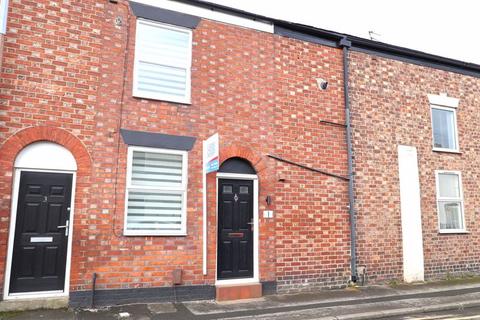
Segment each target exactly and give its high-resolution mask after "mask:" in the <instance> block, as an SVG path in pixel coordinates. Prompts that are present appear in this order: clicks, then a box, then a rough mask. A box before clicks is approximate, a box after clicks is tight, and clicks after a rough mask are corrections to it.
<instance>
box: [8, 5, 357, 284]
mask: <svg viewBox="0 0 480 320" xmlns="http://www.w3.org/2000/svg"><path fill="white" fill-rule="evenodd" d="M11 5H12V9H11V13H10V15H9V34H8V36H7V38H6V43H5V48H6V51H5V55H4V58H3V68H2V75H1V78H2V80H1V82H0V105H1V107H2V113H1V114H0V122H2V123H4V124H5V126H4V127H2V128H0V145H2V150H10V151H9V156H8V157H3V153H2V161H1V162H0V165H1V168H0V169H1V172H2V174H1V176H0V179H1V181H0V182H1V183H0V186H1V187H0V195H1V202H0V217H1V219H0V234H1V236H0V261H1V263H3V265H0V273H2V272H3V271H4V261H5V250H6V245H7V235H8V222H9V217H10V201H11V199H10V197H11V196H10V195H11V187H10V186H11V180H12V170H13V160H12V159H14V157H15V155H16V153H17V152H18V151H19V150H20V149H21V147H22V146H24V145H25V144H27V143H28V142H33V141H36V140H39V139H47V140H52V141H56V142H58V143H61V144H63V145H65V146H66V147H67V148H69V149H70V150H71V151H72V153H73V154H74V156H75V157H76V159H77V161H78V162H81V161H87V160H85V159H88V161H87V162H89V163H90V168H91V169H89V170H84V171H82V172H79V173H78V186H77V193H76V200H75V201H76V206H75V207H76V209H75V211H76V212H75V219H74V233H73V260H72V274H71V289H72V290H87V289H89V288H90V285H91V281H90V279H91V275H92V273H93V272H97V273H98V275H99V277H98V280H97V287H98V289H108V288H137V287H158V286H170V285H171V283H172V278H171V272H172V270H173V269H176V268H182V269H183V271H184V284H187V285H201V284H213V283H214V279H215V269H216V242H215V241H216V190H215V188H216V186H215V177H214V175H213V174H212V175H210V176H209V177H208V184H209V186H208V205H209V209H208V227H209V229H208V230H209V234H208V237H209V238H208V240H209V246H208V275H207V276H204V275H203V274H202V234H201V232H202V212H201V208H202V202H201V201H202V197H201V195H202V194H201V187H202V185H201V140H203V139H204V138H206V137H208V136H210V135H211V134H213V133H215V132H218V133H219V134H220V153H221V159H222V160H225V159H227V158H229V157H232V156H240V157H244V158H246V159H248V160H249V161H250V162H251V163H252V164H253V165H254V167H255V169H256V170H257V172H258V175H259V186H260V195H259V210H260V212H259V215H260V221H259V226H260V278H261V280H262V281H274V280H277V279H278V281H279V285H280V289H281V290H282V291H290V290H299V289H310V288H315V287H326V286H339V285H344V284H345V283H346V281H347V280H348V272H349V270H348V264H349V263H348V258H349V251H348V250H349V242H348V213H347V208H346V205H347V195H346V190H347V189H346V188H347V186H346V182H344V181H342V180H338V179H336V178H331V177H326V176H323V175H321V174H318V173H313V172H310V171H306V170H305V169H300V168H298V167H294V166H291V165H287V164H282V163H279V162H277V161H276V160H273V159H271V158H269V157H268V156H267V155H268V154H277V155H280V156H282V157H285V158H287V159H288V160H292V161H298V162H300V163H302V164H305V165H309V166H312V167H315V168H319V169H325V170H327V171H331V172H333V173H337V174H341V175H345V174H346V166H345V164H346V154H345V143H344V141H345V136H344V131H343V129H342V128H339V127H332V126H323V125H319V124H318V122H319V120H328V121H335V122H339V123H342V122H343V121H344V118H343V117H344V116H343V93H342V76H341V74H342V73H341V72H342V66H341V52H340V51H339V50H336V49H330V48H326V47H322V46H318V45H312V44H307V43H303V42H299V41H295V40H288V39H285V38H281V37H278V36H274V35H271V34H267V33H263V32H259V31H254V30H250V29H244V28H240V27H235V26H231V25H227V24H223V23H217V22H212V21H209V20H205V19H203V20H202V21H201V22H200V25H199V26H198V28H197V29H195V30H194V32H193V63H192V104H191V105H179V104H172V103H166V102H160V101H154V100H145V99H138V98H133V97H132V71H133V70H132V69H133V52H134V45H135V39H134V37H135V36H134V35H135V18H134V17H132V16H131V15H129V12H128V8H127V6H126V3H125V2H123V1H120V2H119V3H118V4H111V3H108V2H101V3H100V2H98V1H90V2H89V1H87V2H85V1H84V2H82V3H71V4H65V3H64V2H63V1H37V2H35V3H32V2H28V1H20V2H15V3H12V4H11ZM117 18H120V21H121V22H122V23H121V25H117V24H116V23H115V20H116V19H117ZM127 30H129V32H128V33H127ZM316 77H322V78H326V79H328V80H329V81H330V87H329V89H328V90H327V91H319V90H318V89H317V87H316V80H315V78H316ZM292 92H294V93H295V94H294V95H293V94H292ZM39 126H42V127H45V126H47V127H49V128H56V129H55V130H53V129H52V130H50V131H49V130H45V129H31V130H40V131H41V133H35V134H30V135H28V137H29V138H28V139H29V140H28V139H27V140H28V141H27V140H21V141H22V143H21V144H18V141H19V140H18V139H19V138H18V137H19V135H21V132H22V131H21V130H22V129H24V128H29V127H33V128H37V127H39ZM120 127H121V128H126V129H132V130H143V131H151V132H161V133H167V134H178V135H190V136H195V137H197V142H196V144H195V146H194V148H193V150H192V151H191V152H190V153H189V177H188V179H189V185H188V209H187V232H188V235H187V236H186V237H124V236H123V235H122V231H123V214H124V200H125V199H124V194H125V173H126V172H125V170H126V150H127V146H126V145H125V144H124V143H123V141H122V140H121V138H120V135H119V128H120ZM29 130H30V129H29ZM32 132H36V131H32ZM49 132H51V137H50V136H49ZM59 137H60V138H59ZM66 137H68V139H67V138H66ZM22 139H23V138H22ZM64 139H67V140H68V141H67V142H68V143H66V142H65V140H64ZM74 146H78V147H74ZM79 146H82V148H83V149H82V148H80V147H79ZM77 149H78V150H77ZM85 154H88V156H86V155H85ZM280 178H282V179H285V182H279V181H278V180H279V179H280ZM267 195H270V196H272V198H273V204H272V205H271V206H270V207H269V208H268V209H272V210H274V212H275V218H274V219H264V218H263V217H262V212H263V210H265V209H267V206H266V202H265V198H266V196H267ZM1 276H2V275H1V274H0V278H1Z"/></svg>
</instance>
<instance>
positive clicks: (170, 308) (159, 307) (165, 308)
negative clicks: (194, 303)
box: [147, 303, 177, 314]
mask: <svg viewBox="0 0 480 320" xmlns="http://www.w3.org/2000/svg"><path fill="white" fill-rule="evenodd" d="M147 309H148V310H149V311H150V312H151V313H153V314H160V313H172V312H177V308H175V305H174V304H173V303H149V304H147Z"/></svg>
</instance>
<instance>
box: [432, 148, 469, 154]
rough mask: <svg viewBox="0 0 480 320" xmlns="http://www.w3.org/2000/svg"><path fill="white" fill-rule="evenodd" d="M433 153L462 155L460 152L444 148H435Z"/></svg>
mask: <svg viewBox="0 0 480 320" xmlns="http://www.w3.org/2000/svg"><path fill="white" fill-rule="evenodd" d="M432 151H433V152H439V153H453V154H462V152H460V151H459V150H450V149H442V148H433V149H432Z"/></svg>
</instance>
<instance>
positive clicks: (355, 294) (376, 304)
mask: <svg viewBox="0 0 480 320" xmlns="http://www.w3.org/2000/svg"><path fill="white" fill-rule="evenodd" d="M476 308H478V310H480V279H465V280H462V281H455V282H452V281H446V282H438V283H428V284H417V285H398V286H369V287H361V288H347V289H343V290H330V291H321V292H315V293H308V294H295V295H273V296H266V297H263V298H261V299H255V300H249V301H232V302H223V303H219V302H215V301H195V302H184V303H177V304H174V303H151V304H136V305H125V306H114V307H108V308H99V309H57V310H37V311H25V312H19V313H4V314H0V319H14V320H23V319H48V320H57V319H58V320H64V319H75V320H77V319H78V320H80V319H85V320H97V319H126V320H133V319H135V320H150V319H155V320H207V319H235V320H253V319H254V320H270V319H276V320H297V319H298V320H299V319H302V320H303V319H305V320H363V319H369V320H370V319H404V317H405V316H409V315H412V316H413V315H422V314H426V315H427V314H431V313H435V312H437V313H438V312H440V313H441V312H447V311H449V312H453V314H459V313H461V312H463V310H467V309H471V310H476ZM478 314H480V312H479V313H478ZM412 319H413V318H412ZM416 319H417V318H416ZM445 319H447V318H445ZM465 319H466V318H465ZM472 319H473V318H472ZM475 319H477V318H475ZM479 319H480V317H479Z"/></svg>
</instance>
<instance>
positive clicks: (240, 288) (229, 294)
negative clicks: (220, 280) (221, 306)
mask: <svg viewBox="0 0 480 320" xmlns="http://www.w3.org/2000/svg"><path fill="white" fill-rule="evenodd" d="M216 293H217V294H216V300H217V301H230V300H241V299H255V298H260V297H261V296H262V284H261V283H249V284H234V285H228V284H225V285H222V284H221V285H217V286H216Z"/></svg>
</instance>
